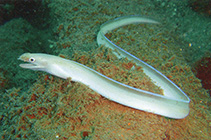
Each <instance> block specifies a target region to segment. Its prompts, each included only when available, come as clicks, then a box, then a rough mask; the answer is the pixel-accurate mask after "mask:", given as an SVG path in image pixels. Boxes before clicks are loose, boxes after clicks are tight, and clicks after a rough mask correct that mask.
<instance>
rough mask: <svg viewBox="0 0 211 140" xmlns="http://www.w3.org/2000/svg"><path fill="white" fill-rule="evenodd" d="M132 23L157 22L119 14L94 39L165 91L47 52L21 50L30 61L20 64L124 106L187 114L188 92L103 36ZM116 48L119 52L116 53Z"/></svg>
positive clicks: (176, 115)
mask: <svg viewBox="0 0 211 140" xmlns="http://www.w3.org/2000/svg"><path fill="white" fill-rule="evenodd" d="M133 23H153V24H158V22H156V21H154V20H151V19H147V18H142V17H139V16H130V17H124V18H118V19H115V20H112V21H110V22H107V23H105V24H103V25H102V26H101V29H100V31H99V33H98V35H97V43H98V45H99V46H100V45H104V46H106V47H109V48H111V49H112V50H114V51H113V52H114V54H115V55H116V56H117V57H118V58H123V57H127V58H128V59H129V60H131V61H133V62H135V63H136V64H137V65H139V66H141V67H143V71H144V72H145V73H146V74H147V75H148V76H149V77H150V78H151V79H152V80H153V81H154V82H155V84H156V85H158V86H160V87H161V88H162V89H163V91H164V95H158V94H155V93H152V92H148V91H145V90H141V89H137V88H133V87H131V86H128V85H125V84H122V83H120V82H118V81H115V80H113V79H111V78H109V77H106V76H105V75H102V74H101V73H99V72H97V71H95V70H93V69H91V68H89V67H87V66H85V65H82V64H80V63H77V62H75V61H72V60H67V59H64V58H61V57H58V56H53V55H49V54H42V53H24V54H22V55H21V56H20V57H19V59H20V60H22V61H24V62H29V63H27V64H26V63H25V64H20V67H22V68H27V69H31V70H39V71H45V72H48V73H50V74H52V75H55V76H58V77H60V78H63V79H67V78H69V77H70V78H71V80H72V81H76V82H81V83H83V84H85V85H87V86H88V87H90V88H91V89H93V90H94V91H96V92H97V93H99V94H101V95H102V96H104V97H106V98H108V99H110V100H112V101H115V102H117V103H120V104H122V105H125V106H129V107H132V108H135V109H139V110H143V111H147V112H151V113H155V114H159V115H162V116H166V117H169V118H174V119H182V118H185V117H186V116H187V115H188V114H189V102H190V99H189V98H188V96H187V95H186V94H185V93H184V92H183V91H182V90H181V89H180V88H179V87H177V86H176V85H175V84H174V83H173V82H171V81H170V80H169V79H168V78H167V77H166V76H164V75H163V74H161V73H160V72H159V71H157V70H156V69H154V68H153V67H152V66H150V65H148V64H147V63H145V62H143V61H142V60H140V59H138V58H136V57H135V56H133V55H131V54H130V53H128V52H126V51H125V50H123V49H121V48H120V47H118V46H116V45H115V44H114V43H112V42H111V41H110V40H109V39H108V38H106V37H105V34H106V33H107V32H109V31H111V30H113V29H115V28H118V27H120V26H124V25H127V24H133ZM116 51H117V52H118V53H116Z"/></svg>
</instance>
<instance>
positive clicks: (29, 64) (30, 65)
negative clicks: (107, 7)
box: [18, 53, 41, 70]
mask: <svg viewBox="0 0 211 140" xmlns="http://www.w3.org/2000/svg"><path fill="white" fill-rule="evenodd" d="M28 54H29V53H25V54H22V55H21V56H20V57H19V58H18V60H21V61H23V62H26V63H22V64H20V65H19V66H20V67H21V68H25V69H34V70H35V69H39V68H41V67H40V66H38V65H37V64H36V63H34V62H33V63H32V62H31V61H30V58H29V57H28V56H27V55H28Z"/></svg>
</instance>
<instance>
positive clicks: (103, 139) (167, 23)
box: [0, 0, 211, 140]
mask: <svg viewBox="0 0 211 140" xmlns="http://www.w3.org/2000/svg"><path fill="white" fill-rule="evenodd" d="M22 2H23V3H21V2H20V1H16V0H13V1H12V0H11V1H10V2H8V3H5V1H4V3H3V2H2V3H1V5H0V6H1V11H0V12H2V13H1V16H2V17H1V18H0V23H1V26H0V41H1V43H0V49H1V50H0V62H1V64H0V84H1V85H0V86H1V87H0V92H1V93H0V104H1V105H0V139H10V140H15V139H30V140H55V139H58V140H66V139H69V140H80V139H83V140H92V139H94V140H109V139H110V140H113V139H116V140H132V139H135V140H141V139H157V140H173V139H180V140H183V139H184V140H189V139H203V140H208V139H209V138H210V137H211V129H210V128H211V111H210V106H211V103H210V99H211V98H210V95H209V91H208V90H206V89H204V88H203V86H202V83H201V80H200V79H198V78H197V77H196V76H195V74H194V73H193V72H192V69H193V68H192V66H193V64H194V63H195V62H197V61H198V60H200V59H201V58H202V57H210V54H211V42H210V39H211V28H210V27H211V18H210V13H209V12H210V11H209V10H208V11H206V9H205V8H204V9H203V10H198V9H199V8H201V7H200V6H198V7H197V5H196V4H197V2H198V1H197V0H195V1H190V0H183V1H178V0H172V1H169V0H130V1H128V0H124V1H123V0H115V1H113V0H107V1H104V0H43V1H36V0H35V1H33V0H32V1H31V3H30V2H29V3H27V4H29V5H27V6H26V5H24V4H26V3H24V1H22ZM25 2H26V1H25ZM33 2H35V3H36V4H37V3H38V4H37V5H36V4H34V3H33ZM205 2H207V4H208V5H209V4H210V3H211V2H210V1H206V0H205ZM190 3H192V5H191V4H190ZM193 5H194V6H195V7H194V6H193ZM17 6H19V7H17ZM191 6H192V7H191ZM23 7H24V8H23ZM2 9H3V10H2ZM5 11H6V12H5ZM4 12H5V13H4ZM18 12H19V13H18ZM22 13H24V14H22ZM3 14H7V16H6V17H7V18H6V19H3ZM14 15H15V16H14ZM129 15H141V16H144V17H150V18H153V19H155V20H157V21H159V22H160V23H161V24H160V25H151V24H149V25H143V24H140V25H128V26H125V27H121V28H119V29H117V30H114V31H112V32H110V33H108V34H107V37H108V38H109V39H110V40H112V41H113V42H114V43H115V44H117V45H118V46H120V47H122V48H124V49H125V50H126V51H128V52H130V53H132V54H133V55H135V56H137V57H138V58H140V59H141V60H143V61H145V62H147V63H148V64H150V65H152V66H153V67H154V68H156V69H157V70H159V71H160V72H162V73H163V74H164V75H166V76H167V77H168V78H169V79H171V80H172V81H173V82H174V83H175V84H177V85H178V86H179V87H180V88H181V89H182V90H183V91H184V92H185V93H186V94H187V95H188V96H189V98H190V99H191V102H190V113H189V115H188V116H187V117H186V118H184V119H179V120H176V119H169V118H166V117H163V116H159V115H155V114H152V113H147V112H144V111H140V110H136V109H132V108H129V107H125V106H123V105H120V104H118V103H115V102H113V101H110V100H108V99H106V98H104V97H102V96H101V95H99V94H98V93H96V92H94V91H92V90H91V89H90V88H88V87H87V86H85V85H83V84H81V83H77V82H72V81H71V79H68V80H63V79H60V78H57V77H55V76H52V75H49V74H46V73H44V72H34V71H31V70H26V69H22V68H20V67H19V64H20V62H19V61H18V60H17V58H18V57H19V56H20V55H21V54H22V53H24V52H42V53H49V54H54V55H60V56H61V57H65V58H67V59H72V60H75V61H77V62H80V63H82V64H84V65H87V66H89V67H91V68H93V69H95V70H97V71H99V72H101V73H103V74H105V75H107V76H109V77H111V78H114V79H116V80H118V81H121V82H123V83H125V84H129V85H131V86H134V87H137V88H141V89H144V90H148V91H153V92H156V91H157V92H159V90H160V89H159V88H158V87H155V86H154V85H152V84H151V82H150V80H147V78H146V77H144V76H143V75H142V70H141V69H139V70H133V71H131V70H130V69H131V66H132V65H133V63H132V62H130V61H128V60H127V59H124V60H118V59H117V58H116V57H115V56H114V55H113V54H112V53H111V51H110V50H108V49H105V48H104V47H103V46H101V47H98V46H97V42H96V36H97V33H98V31H99V29H100V25H102V24H103V23H105V22H106V21H109V20H112V19H115V18H117V17H122V16H129ZM9 17H14V18H11V19H9ZM208 73H209V72H208Z"/></svg>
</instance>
